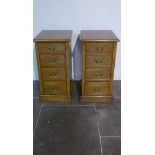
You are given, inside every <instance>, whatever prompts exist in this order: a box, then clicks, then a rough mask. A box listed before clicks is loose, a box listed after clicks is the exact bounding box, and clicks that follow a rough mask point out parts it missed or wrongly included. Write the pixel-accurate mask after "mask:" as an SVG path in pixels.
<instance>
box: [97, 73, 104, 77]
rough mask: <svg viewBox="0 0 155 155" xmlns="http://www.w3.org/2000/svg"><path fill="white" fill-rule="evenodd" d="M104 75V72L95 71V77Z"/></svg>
mask: <svg viewBox="0 0 155 155" xmlns="http://www.w3.org/2000/svg"><path fill="white" fill-rule="evenodd" d="M102 76H103V74H102V73H95V77H100V78H101V77H102Z"/></svg>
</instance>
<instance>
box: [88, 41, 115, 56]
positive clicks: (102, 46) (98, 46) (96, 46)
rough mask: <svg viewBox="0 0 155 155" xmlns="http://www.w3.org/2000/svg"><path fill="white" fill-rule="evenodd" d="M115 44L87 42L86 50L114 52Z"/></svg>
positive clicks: (91, 51) (98, 52)
mask: <svg viewBox="0 0 155 155" xmlns="http://www.w3.org/2000/svg"><path fill="white" fill-rule="evenodd" d="M113 50H114V44H113V43H104V42H103V43H87V44H86V52H88V53H95V54H103V53H113Z"/></svg>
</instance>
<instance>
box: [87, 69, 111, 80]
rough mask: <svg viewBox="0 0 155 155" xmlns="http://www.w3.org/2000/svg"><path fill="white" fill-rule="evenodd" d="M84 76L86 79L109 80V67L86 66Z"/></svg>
mask: <svg viewBox="0 0 155 155" xmlns="http://www.w3.org/2000/svg"><path fill="white" fill-rule="evenodd" d="M85 77H86V80H99V79H100V80H110V78H111V67H101V68H87V69H86V72H85Z"/></svg>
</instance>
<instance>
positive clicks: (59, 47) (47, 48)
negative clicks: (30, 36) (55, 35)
mask: <svg viewBox="0 0 155 155" xmlns="http://www.w3.org/2000/svg"><path fill="white" fill-rule="evenodd" d="M38 48H39V52H40V53H51V52H65V43H39V45H38Z"/></svg>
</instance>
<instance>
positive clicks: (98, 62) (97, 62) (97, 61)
mask: <svg viewBox="0 0 155 155" xmlns="http://www.w3.org/2000/svg"><path fill="white" fill-rule="evenodd" d="M94 62H95V63H96V64H102V63H103V61H102V60H97V59H95V60H94Z"/></svg>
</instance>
